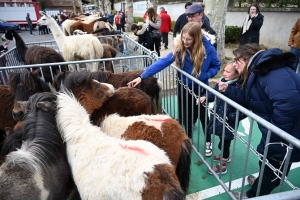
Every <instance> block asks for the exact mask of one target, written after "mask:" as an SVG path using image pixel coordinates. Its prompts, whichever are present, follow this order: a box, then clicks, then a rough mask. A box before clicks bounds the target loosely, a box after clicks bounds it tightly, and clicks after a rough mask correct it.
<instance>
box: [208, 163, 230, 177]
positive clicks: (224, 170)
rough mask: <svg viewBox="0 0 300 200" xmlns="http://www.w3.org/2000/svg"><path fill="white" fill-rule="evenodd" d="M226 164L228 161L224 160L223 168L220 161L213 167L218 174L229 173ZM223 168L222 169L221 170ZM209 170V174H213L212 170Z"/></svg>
mask: <svg viewBox="0 0 300 200" xmlns="http://www.w3.org/2000/svg"><path fill="white" fill-rule="evenodd" d="M226 165H227V163H226V162H223V163H222V169H221V166H220V163H218V164H217V165H216V166H214V167H213V168H212V170H214V171H215V172H216V174H220V173H221V174H226V173H227V169H226ZM221 170H222V171H221ZM207 172H208V173H209V174H212V172H211V171H210V170H207Z"/></svg>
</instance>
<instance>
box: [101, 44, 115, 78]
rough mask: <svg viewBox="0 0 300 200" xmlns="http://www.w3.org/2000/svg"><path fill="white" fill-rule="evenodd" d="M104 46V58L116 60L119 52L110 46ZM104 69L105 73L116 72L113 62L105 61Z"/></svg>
mask: <svg viewBox="0 0 300 200" xmlns="http://www.w3.org/2000/svg"><path fill="white" fill-rule="evenodd" d="M102 46H103V58H115V57H116V55H117V50H116V49H115V48H113V47H112V46H111V45H109V44H102ZM103 68H104V71H109V72H111V73H114V72H115V70H114V68H113V64H112V61H105V63H104V66H103Z"/></svg>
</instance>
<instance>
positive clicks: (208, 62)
mask: <svg viewBox="0 0 300 200" xmlns="http://www.w3.org/2000/svg"><path fill="white" fill-rule="evenodd" d="M202 42H203V45H204V48H205V51H206V56H205V58H204V60H203V63H202V67H201V75H200V77H198V80H200V81H202V82H203V83H205V84H208V79H209V78H212V77H214V76H215V75H216V74H217V73H218V71H219V69H220V65H221V64H220V61H219V58H218V56H217V53H216V50H215V48H214V47H213V46H212V44H210V42H209V41H208V40H207V39H206V37H205V36H203V37H202ZM174 61H175V56H174V54H173V52H171V53H169V54H168V55H167V56H166V57H164V58H161V59H159V60H158V61H157V62H156V63H154V64H152V65H150V66H149V67H147V68H146V70H145V71H144V72H143V73H142V74H141V77H142V78H143V79H144V78H148V77H150V76H153V75H154V74H156V73H158V72H160V71H161V70H163V69H164V68H166V67H168V66H169V65H171V64H172V63H173V62H174ZM179 62H180V63H182V59H181V58H180V59H179ZM182 70H183V71H185V72H186V73H188V74H192V71H193V61H192V60H191V59H190V53H189V51H187V50H186V58H185V63H184V66H183V69H182ZM182 81H183V82H184V83H186V77H185V76H184V75H183V80H182ZM188 85H189V87H192V81H191V80H190V79H189V80H188ZM197 87H198V85H197V84H194V88H197Z"/></svg>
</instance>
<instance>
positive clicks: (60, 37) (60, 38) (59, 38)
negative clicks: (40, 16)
mask: <svg viewBox="0 0 300 200" xmlns="http://www.w3.org/2000/svg"><path fill="white" fill-rule="evenodd" d="M50 20H51V23H50V24H49V25H48V26H49V28H50V29H51V32H52V34H53V37H54V39H55V41H56V43H57V46H58V48H59V49H60V51H62V46H63V43H64V40H65V39H66V36H65V35H64V34H63V32H62V30H61V28H60V27H59V25H58V24H57V22H56V21H55V20H54V19H50Z"/></svg>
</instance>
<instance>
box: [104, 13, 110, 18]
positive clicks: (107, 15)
mask: <svg viewBox="0 0 300 200" xmlns="http://www.w3.org/2000/svg"><path fill="white" fill-rule="evenodd" d="M104 17H106V18H107V19H109V14H108V13H107V11H105V12H104Z"/></svg>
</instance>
